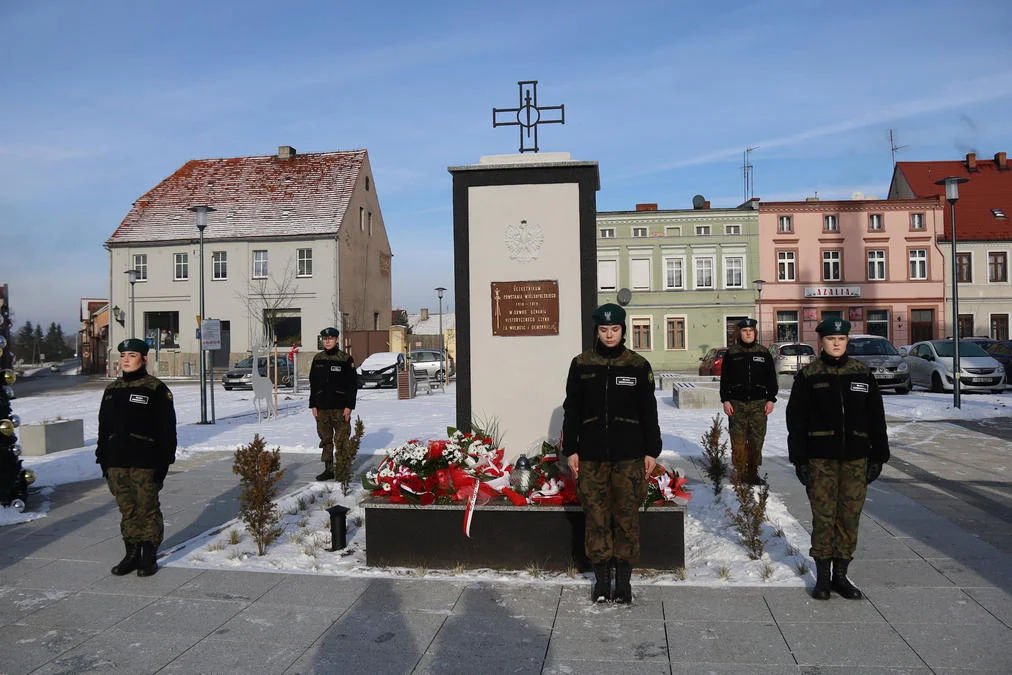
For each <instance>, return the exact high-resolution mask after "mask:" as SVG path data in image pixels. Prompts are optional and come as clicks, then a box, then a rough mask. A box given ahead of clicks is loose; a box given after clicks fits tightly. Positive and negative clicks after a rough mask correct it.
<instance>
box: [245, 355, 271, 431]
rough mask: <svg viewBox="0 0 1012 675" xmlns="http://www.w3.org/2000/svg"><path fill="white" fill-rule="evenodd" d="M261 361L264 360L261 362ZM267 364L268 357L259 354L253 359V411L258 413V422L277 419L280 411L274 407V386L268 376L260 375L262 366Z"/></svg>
mask: <svg viewBox="0 0 1012 675" xmlns="http://www.w3.org/2000/svg"><path fill="white" fill-rule="evenodd" d="M261 359H263V360H262V361H261ZM261 363H263V364H265V365H266V364H267V357H263V356H260V355H259V354H257V355H256V356H254V357H253V364H254V365H253V370H252V372H251V373H250V383H251V384H252V385H253V409H254V410H256V413H257V421H258V422H261V421H263V420H265V419H266V420H270V419H277V416H278V410H277V408H275V407H274V384H273V382H271V378H270V377H268V376H267V375H261V374H260V364H261Z"/></svg>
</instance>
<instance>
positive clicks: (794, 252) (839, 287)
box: [757, 199, 945, 346]
mask: <svg viewBox="0 0 1012 675" xmlns="http://www.w3.org/2000/svg"><path fill="white" fill-rule="evenodd" d="M943 205H944V202H943V201H942V200H940V199H902V200H889V201H886V200H878V199H875V200H851V201H817V200H809V201H804V202H760V204H759V277H760V279H762V280H764V281H765V284H763V285H762V286H763V288H762V291H761V292H760V293H759V298H758V303H757V313H758V314H759V319H760V326H761V330H762V341H763V342H764V343H766V344H770V343H773V342H790V341H798V342H807V343H809V344H811V345H817V344H818V335H817V334H816V332H815V327H816V326H817V325H818V324H819V322H820V321H822V320H823V319H826V318H830V317H840V318H844V319H847V320H849V321H850V322H851V324H852V328H851V332H852V333H870V334H873V335H881V336H882V337H885V338H887V339H888V340H889V341H890V342H892V343H893V344H894V345H897V346H900V345H907V344H911V343H913V342H916V341H919V340H928V339H935V338H940V337H944V333H943V328H944V320H945V317H944V311H945V289H944V279H945V270H944V259H943V256H942V252H941V250H940V249H939V246H938V239H939V238H940V237H941V236H942V232H943Z"/></svg>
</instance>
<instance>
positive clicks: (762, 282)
mask: <svg viewBox="0 0 1012 675" xmlns="http://www.w3.org/2000/svg"><path fill="white" fill-rule="evenodd" d="M752 285H753V286H755V289H756V290H757V291H759V292H760V293H762V292H763V286H765V285H766V281H765V280H764V279H756V280H755V281H753V282H752Z"/></svg>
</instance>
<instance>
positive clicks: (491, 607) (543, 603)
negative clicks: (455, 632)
mask: <svg viewBox="0 0 1012 675" xmlns="http://www.w3.org/2000/svg"><path fill="white" fill-rule="evenodd" d="M565 588H566V587H562V588H560V587H557V586H533V587H532V586H525V587H513V586H504V585H499V584H485V583H482V584H475V585H472V586H468V587H467V588H465V589H464V590H463V591H461V593H460V597H459V598H458V599H457V604H455V605H454V606H453V614H455V615H457V614H465V615H468V616H484V615H492V616H509V617H547V618H552V619H554V618H555V615H556V613H557V612H558V609H559V601H560V599H561V597H562V592H563V590H564V589H565Z"/></svg>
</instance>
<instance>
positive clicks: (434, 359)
mask: <svg viewBox="0 0 1012 675" xmlns="http://www.w3.org/2000/svg"><path fill="white" fill-rule="evenodd" d="M447 361H449V368H450V376H451V377H452V376H453V375H454V370H455V369H454V366H453V359H450V358H447ZM443 366H444V363H443V357H442V356H441V353H440V351H439V350H438V349H416V350H415V351H413V352H411V367H412V368H414V369H415V370H424V371H425V372H427V373H428V374H429V377H432V378H435V379H440V378H442V377H443Z"/></svg>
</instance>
